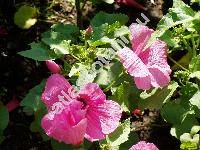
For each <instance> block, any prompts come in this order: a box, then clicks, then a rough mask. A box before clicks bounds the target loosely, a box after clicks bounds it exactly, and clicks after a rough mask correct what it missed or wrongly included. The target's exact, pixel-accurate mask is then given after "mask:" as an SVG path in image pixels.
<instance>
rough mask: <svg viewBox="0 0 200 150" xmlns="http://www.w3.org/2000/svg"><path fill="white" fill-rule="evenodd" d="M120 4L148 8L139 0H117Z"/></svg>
mask: <svg viewBox="0 0 200 150" xmlns="http://www.w3.org/2000/svg"><path fill="white" fill-rule="evenodd" d="M115 1H116V3H117V4H118V5H126V6H128V7H133V8H138V9H142V10H147V9H146V8H145V7H144V6H142V5H141V4H140V3H138V2H137V1H138V0H115Z"/></svg>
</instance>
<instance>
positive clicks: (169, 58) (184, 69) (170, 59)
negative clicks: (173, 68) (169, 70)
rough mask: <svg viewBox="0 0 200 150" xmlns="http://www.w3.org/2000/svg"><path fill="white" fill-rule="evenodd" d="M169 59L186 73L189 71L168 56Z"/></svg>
mask: <svg viewBox="0 0 200 150" xmlns="http://www.w3.org/2000/svg"><path fill="white" fill-rule="evenodd" d="M168 58H169V59H170V60H171V61H172V62H173V63H174V64H176V65H177V66H179V67H180V68H181V69H183V70H185V71H189V70H188V69H186V68H185V67H183V66H182V65H181V64H179V63H178V62H177V61H175V60H174V59H173V58H171V57H170V56H168Z"/></svg>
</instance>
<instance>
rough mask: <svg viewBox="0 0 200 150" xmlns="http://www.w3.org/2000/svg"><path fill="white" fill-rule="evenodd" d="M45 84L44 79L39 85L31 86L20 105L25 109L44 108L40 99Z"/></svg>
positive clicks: (35, 109)
mask: <svg viewBox="0 0 200 150" xmlns="http://www.w3.org/2000/svg"><path fill="white" fill-rule="evenodd" d="M44 86H45V80H43V81H42V82H41V83H40V84H39V85H37V86H35V87H34V88H32V89H31V90H30V91H29V93H28V94H27V95H26V96H25V98H24V99H23V100H22V101H21V104H20V105H21V106H23V107H24V108H25V109H30V110H33V111H34V112H36V111H38V110H40V109H45V106H44V104H43V103H42V101H41V95H42V92H43V89H44Z"/></svg>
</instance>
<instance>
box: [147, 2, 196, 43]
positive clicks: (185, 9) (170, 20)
mask: <svg viewBox="0 0 200 150" xmlns="http://www.w3.org/2000/svg"><path fill="white" fill-rule="evenodd" d="M198 18H199V17H198V16H197V15H195V12H194V11H193V10H192V9H191V8H190V7H189V6H188V5H186V4H185V3H184V2H183V1H181V0H173V7H172V8H170V9H169V12H168V13H167V14H166V15H165V16H164V17H163V18H162V19H161V21H160V22H159V23H158V25H157V28H156V31H155V32H154V33H153V35H152V36H151V38H150V40H149V43H148V45H147V46H146V47H148V46H149V45H151V44H152V43H153V42H154V41H155V40H156V38H161V39H162V40H164V41H166V42H168V43H169V41H168V40H169V36H168V35H167V34H169V32H167V31H169V29H170V28H172V27H175V26H177V25H179V24H182V25H183V26H184V27H187V26H188V25H190V23H191V22H193V21H196V20H198ZM169 44H170V43H169ZM170 45H172V44H170Z"/></svg>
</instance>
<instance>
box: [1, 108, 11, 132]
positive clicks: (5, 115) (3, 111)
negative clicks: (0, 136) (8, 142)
mask: <svg viewBox="0 0 200 150" xmlns="http://www.w3.org/2000/svg"><path fill="white" fill-rule="evenodd" d="M8 122H9V113H8V110H7V108H6V107H5V106H3V105H2V104H0V131H3V130H4V129H5V128H6V127H7V125H8Z"/></svg>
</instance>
